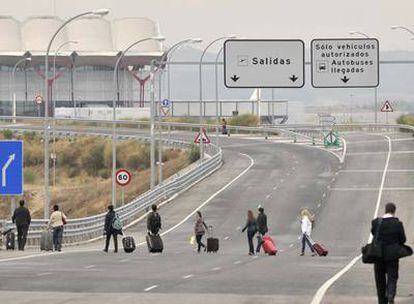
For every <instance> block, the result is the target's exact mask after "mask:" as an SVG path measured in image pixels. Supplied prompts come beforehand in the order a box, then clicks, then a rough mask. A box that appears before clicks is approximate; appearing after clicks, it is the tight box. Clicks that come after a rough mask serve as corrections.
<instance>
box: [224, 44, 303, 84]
mask: <svg viewBox="0 0 414 304" xmlns="http://www.w3.org/2000/svg"><path fill="white" fill-rule="evenodd" d="M224 84H225V86H226V87H227V88H255V89H256V88H301V87H303V86H304V84H305V47H304V43H303V41H302V40H266V39H265V40H260V39H229V40H226V42H225V43H224Z"/></svg>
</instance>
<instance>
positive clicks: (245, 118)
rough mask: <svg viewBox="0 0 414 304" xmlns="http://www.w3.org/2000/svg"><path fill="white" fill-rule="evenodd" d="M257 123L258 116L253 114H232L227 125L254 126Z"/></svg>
mask: <svg viewBox="0 0 414 304" xmlns="http://www.w3.org/2000/svg"><path fill="white" fill-rule="evenodd" d="M258 124H259V118H258V117H257V116H256V115H253V114H242V115H238V116H234V117H232V118H231V119H230V120H229V125H233V126H245V127H255V126H257V125H258Z"/></svg>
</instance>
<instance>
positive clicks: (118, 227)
mask: <svg viewBox="0 0 414 304" xmlns="http://www.w3.org/2000/svg"><path fill="white" fill-rule="evenodd" d="M112 228H113V229H114V230H119V231H120V230H122V222H121V220H120V219H119V216H118V214H117V213H115V216H114V219H113V220H112Z"/></svg>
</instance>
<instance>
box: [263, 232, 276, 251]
mask: <svg viewBox="0 0 414 304" xmlns="http://www.w3.org/2000/svg"><path fill="white" fill-rule="evenodd" d="M262 247H263V250H264V252H265V253H267V254H268V255H276V253H277V248H276V244H275V242H274V241H273V239H272V238H271V237H270V235H265V236H263V237H262Z"/></svg>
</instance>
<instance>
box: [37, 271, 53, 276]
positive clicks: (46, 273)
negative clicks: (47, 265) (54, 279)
mask: <svg viewBox="0 0 414 304" xmlns="http://www.w3.org/2000/svg"><path fill="white" fill-rule="evenodd" d="M51 274H53V273H51V272H44V273H39V274H38V275H37V277H44V276H47V275H51Z"/></svg>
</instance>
